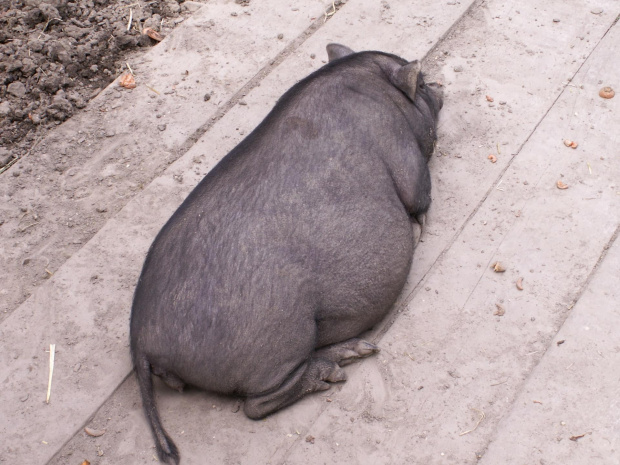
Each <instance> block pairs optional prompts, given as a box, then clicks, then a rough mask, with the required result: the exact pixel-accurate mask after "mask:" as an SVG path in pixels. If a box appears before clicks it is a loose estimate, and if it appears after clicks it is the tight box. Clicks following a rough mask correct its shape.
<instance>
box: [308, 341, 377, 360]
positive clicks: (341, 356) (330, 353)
mask: <svg viewBox="0 0 620 465" xmlns="http://www.w3.org/2000/svg"><path fill="white" fill-rule="evenodd" d="M377 352H379V348H378V347H377V346H376V345H374V344H371V343H370V342H368V341H364V340H362V339H358V338H356V337H355V338H353V339H349V340H348V341H344V342H340V343H338V344H333V345H331V346H328V347H324V348H323V349H319V350H317V351H316V356H317V357H320V358H323V359H325V360H329V361H331V362H335V363H337V364H338V365H340V366H345V365H348V364H349V363H352V362H354V361H355V360H357V359H360V358H364V357H368V356H369V355H372V354H375V353H377Z"/></svg>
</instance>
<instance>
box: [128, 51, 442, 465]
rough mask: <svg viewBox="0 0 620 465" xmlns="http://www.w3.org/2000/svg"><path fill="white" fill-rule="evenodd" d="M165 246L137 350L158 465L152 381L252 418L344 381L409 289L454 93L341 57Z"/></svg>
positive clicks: (282, 103)
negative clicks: (206, 396) (191, 391)
mask: <svg viewBox="0 0 620 465" xmlns="http://www.w3.org/2000/svg"><path fill="white" fill-rule="evenodd" d="M327 52H328V55H329V63H328V64H327V65H325V66H323V67H322V68H321V69H319V70H318V71H316V72H314V73H313V74H311V75H310V76H308V77H307V78H306V79H304V80H302V81H301V82H299V83H298V84H296V85H295V86H293V88H292V89H290V90H289V91H288V92H287V93H286V94H284V96H283V97H282V98H281V99H280V100H279V101H278V102H277V104H276V105H275V107H274V109H273V110H272V111H271V113H269V115H268V116H267V117H266V118H265V120H264V121H263V122H262V123H261V124H260V125H259V126H258V127H257V128H256V129H255V130H254V131H253V132H252V133H251V134H250V135H249V136H248V137H247V138H246V139H245V140H243V141H242V142H241V143H240V144H239V145H238V146H237V147H235V148H234V149H233V150H232V151H231V152H230V153H229V154H228V155H226V156H225V157H224V158H223V159H222V160H221V161H220V162H219V163H218V164H217V166H215V167H214V168H213V170H212V171H211V172H209V173H208V174H207V175H206V176H205V178H204V179H203V180H202V181H201V182H200V184H198V186H197V187H196V188H195V189H194V190H193V191H192V192H191V194H190V195H189V196H188V197H187V199H186V200H185V201H184V202H183V204H182V205H181V206H180V207H179V209H178V210H177V211H176V212H175V213H174V215H173V216H172V217H171V218H170V220H169V221H168V223H166V225H165V226H164V227H163V229H162V230H161V231H160V233H159V234H158V236H157V238H156V239H155V241H154V242H153V245H152V246H151V248H150V250H149V252H148V255H147V257H146V261H145V263H144V268H143V269H142V275H141V276H140V280H139V282H138V285H137V288H136V292H135V295H134V301H133V308H132V312H131V323H130V340H131V352H132V358H133V363H134V366H135V370H136V374H137V379H138V384H139V386H140V393H141V395H142V402H143V406H144V411H145V413H146V417H147V419H148V422H149V424H150V426H151V429H152V431H153V435H154V438H155V443H156V446H157V452H158V454H159V458H160V459H161V460H162V462H164V463H168V464H178V463H179V460H180V459H179V452H178V449H177V447H176V446H175V444H174V442H173V441H172V440H171V439H170V437H169V436H168V435H167V434H166V432H165V431H164V429H163V427H162V424H161V420H160V418H159V414H158V412H157V407H156V405H155V398H154V393H153V380H152V376H151V375H152V374H155V375H157V376H160V377H161V378H162V379H163V381H164V382H165V383H166V384H168V385H169V386H170V387H172V388H175V389H178V390H181V389H182V388H183V386H184V385H185V384H189V385H192V386H196V387H198V388H200V389H204V390H207V391H213V392H218V393H223V394H232V395H239V396H243V397H245V406H244V411H245V413H246V415H247V416H248V417H250V418H253V419H258V418H262V417H264V416H266V415H269V414H270V413H273V412H275V411H276V410H278V409H281V408H283V407H286V406H287V405H290V404H292V403H293V402H295V401H297V400H299V399H300V398H302V397H303V396H305V395H306V394H309V393H311V392H314V391H322V390H325V389H328V388H329V386H330V385H329V383H333V382H338V381H344V380H345V379H346V375H345V372H344V370H343V369H342V368H341V366H343V365H346V364H347V363H349V362H351V361H353V360H355V359H358V358H362V357H366V356H368V355H371V354H373V353H375V352H377V351H378V348H377V347H376V346H375V345H373V344H371V343H369V342H366V341H363V340H361V339H358V338H357V336H359V335H360V334H361V333H363V332H364V331H366V330H368V329H369V328H371V327H372V326H373V325H375V324H377V323H378V322H379V321H380V320H381V319H382V318H383V317H384V316H385V315H386V314H387V313H388V311H389V310H390V308H391V307H392V306H393V305H394V302H395V301H396V298H397V297H398V295H399V293H400V292H401V290H402V288H403V286H404V284H405V280H406V279H407V275H408V272H409V268H410V266H411V261H412V256H413V250H414V242H415V241H414V228H413V227H412V219H413V220H419V219H420V217H422V216H423V215H424V214H425V212H426V211H427V210H428V208H429V205H430V202H431V197H430V191H431V184H430V175H429V170H428V166H427V162H428V160H429V158H430V156H431V155H432V152H433V148H434V144H435V141H436V120H437V115H438V113H439V110H440V109H441V107H442V98H441V95H440V94H441V92H440V89H439V88H438V87H437V86H435V85H433V84H426V83H425V82H424V79H423V76H422V74H421V73H420V64H419V62H418V61H413V62H410V63H409V62H407V61H405V60H403V59H402V58H399V57H397V56H395V55H390V54H387V53H382V52H361V53H354V52H353V51H352V50H351V49H349V48H348V47H345V46H343V45H337V44H330V45H328V46H327Z"/></svg>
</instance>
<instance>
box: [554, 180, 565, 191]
mask: <svg viewBox="0 0 620 465" xmlns="http://www.w3.org/2000/svg"><path fill="white" fill-rule="evenodd" d="M555 185H556V186H558V189H568V184H564V183H563V182H562V181H558V182H556V183H555Z"/></svg>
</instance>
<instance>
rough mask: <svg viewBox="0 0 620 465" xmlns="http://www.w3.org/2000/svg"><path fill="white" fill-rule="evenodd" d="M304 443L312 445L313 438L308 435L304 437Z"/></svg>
mask: <svg viewBox="0 0 620 465" xmlns="http://www.w3.org/2000/svg"><path fill="white" fill-rule="evenodd" d="M306 442H309V443H310V444H314V436H312V435H310V434H309V435H308V436H306Z"/></svg>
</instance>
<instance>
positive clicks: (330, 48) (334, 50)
mask: <svg viewBox="0 0 620 465" xmlns="http://www.w3.org/2000/svg"><path fill="white" fill-rule="evenodd" d="M326 48H327V57H328V58H329V61H330V62H332V61H334V60H337V59H338V58H342V57H346V56H347V55H351V54H352V53H355V52H354V51H353V50H351V49H350V48H349V47H346V46H344V45H340V44H328V45H327V47H326Z"/></svg>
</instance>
